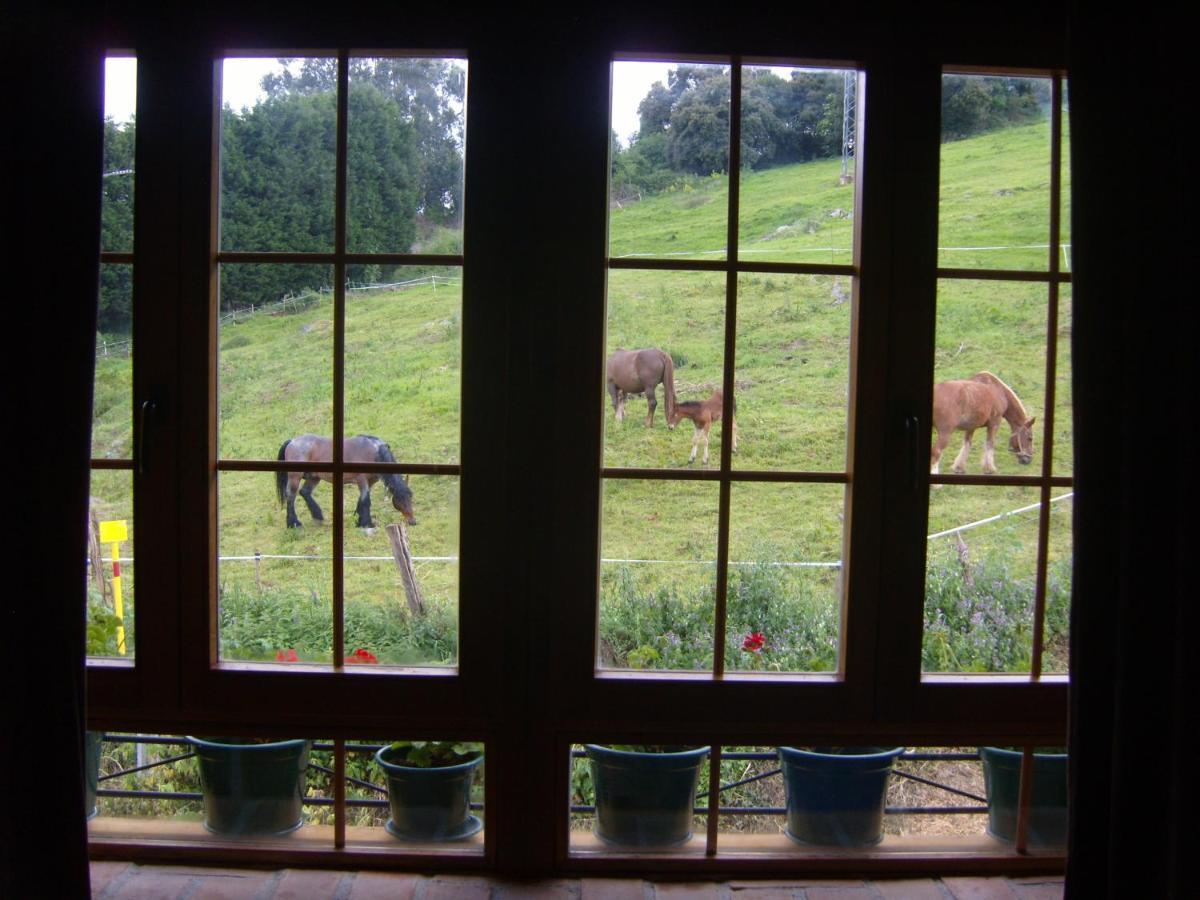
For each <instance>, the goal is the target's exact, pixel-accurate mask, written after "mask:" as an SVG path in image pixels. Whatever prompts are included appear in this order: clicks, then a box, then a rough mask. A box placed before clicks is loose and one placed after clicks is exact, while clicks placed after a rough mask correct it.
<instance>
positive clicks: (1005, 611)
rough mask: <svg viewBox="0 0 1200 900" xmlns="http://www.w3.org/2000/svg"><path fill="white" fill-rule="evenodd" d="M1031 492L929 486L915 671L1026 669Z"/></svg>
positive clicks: (1034, 521)
mask: <svg viewBox="0 0 1200 900" xmlns="http://www.w3.org/2000/svg"><path fill="white" fill-rule="evenodd" d="M1039 496H1040V492H1039V491H1038V490H1037V489H1036V488H1013V487H1004V488H994V487H967V486H958V485H941V486H938V487H937V488H935V489H934V490H931V491H930V499H929V530H930V534H929V550H928V554H927V559H926V576H925V641H924V649H923V654H922V670H923V671H925V672H1028V671H1029V665H1030V654H1031V653H1032V652H1033V610H1034V593H1035V589H1036V585H1035V578H1034V572H1035V570H1036V567H1037V544H1038V536H1037V533H1038V507H1039Z"/></svg>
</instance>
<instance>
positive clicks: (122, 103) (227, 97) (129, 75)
mask: <svg viewBox="0 0 1200 900" xmlns="http://www.w3.org/2000/svg"><path fill="white" fill-rule="evenodd" d="M675 65H676V63H660V62H617V63H614V64H613V87H612V91H613V119H612V127H613V129H614V130H615V131H616V132H617V137H618V138H619V139H620V141H621V143H622V144H624V145H627V144H628V143H629V136H630V135H631V134H633V132H635V131H637V130H638V115H637V108H638V104H639V103H641V101H642V98H643V97H645V96H646V93H647V91H649V90H650V86H651V85H652V84H654V82H656V81H661V82H663V83H664V84H666V81H667V72H668V70H670V69H671V68H673V67H674V66H675ZM279 69H280V66H279V64H278V63H277V62H276V61H275V59H274V58H269V59H227V60H225V71H224V75H223V78H222V82H223V84H224V96H223V98H222V99H223V101H224V102H225V103H228V104H229V105H230V106H232V107H233V108H234V109H236V110H241V109H243V108H245V107H249V106H254V104H255V103H257V102H258V101H259V100H261V99H262V98H263V93H262V91H261V90H260V89H259V82H260V81H261V80H262V77H263V75H265V74H267V73H268V72H277V71H279ZM776 71H778V72H779V73H780V74H781V75H783V77H785V78H786V77H787V75H786V70H784V69H777V70H776ZM136 89H137V78H136V63H135V61H134V60H133V59H131V58H110V59H109V60H108V61H107V66H106V70H105V85H104V114H105V115H106V116H111V117H112V118H113V119H114V120H116V121H117V122H127V121H129V118H130V116H132V115H133V109H134V99H135V95H136Z"/></svg>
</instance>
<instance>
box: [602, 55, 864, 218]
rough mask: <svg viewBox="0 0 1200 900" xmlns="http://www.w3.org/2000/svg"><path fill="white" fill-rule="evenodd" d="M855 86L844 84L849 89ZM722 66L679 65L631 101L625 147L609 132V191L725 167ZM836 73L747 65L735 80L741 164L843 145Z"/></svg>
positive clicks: (764, 163) (649, 186) (784, 159)
mask: <svg viewBox="0 0 1200 900" xmlns="http://www.w3.org/2000/svg"><path fill="white" fill-rule="evenodd" d="M853 90H854V86H853V85H851V91H852V92H853ZM729 94H730V80H729V69H728V68H727V67H724V66H713V65H680V66H677V67H676V68H674V69H672V70H671V71H670V72H669V73H668V74H667V83H666V84H665V85H664V84H663V83H662V82H661V81H659V82H655V83H654V85H653V86H652V87H651V88H650V91H649V92H648V93H647V94H646V96H645V98H644V99H643V100H642V102H641V103H640V104H638V120H639V128H638V131H637V133H636V134H635V135H634V136H633V137H632V139H631V140H630V144H629V147H628V148H624V149H623V148H621V147H620V145H619V144H618V142H617V140H616V135H615V134H614V135H613V154H612V180H613V184H612V189H613V194H614V196H616V197H618V198H621V197H632V196H636V195H638V194H642V193H653V192H655V191H660V190H663V189H664V188H666V187H669V186H670V185H672V184H674V183H676V182H678V181H679V180H680V178H681V177H686V176H688V175H700V176H703V175H709V174H711V173H713V172H725V171H727V170H728V167H729ZM843 97H844V79H843V76H842V74H841V73H840V72H820V71H800V70H796V71H793V72H792V73H791V75H790V77H789V78H786V79H785V78H782V77H780V76H779V75H777V74H776V73H775V72H774V71H772V70H771V69H762V68H746V69H744V70H743V79H742V146H741V155H742V166H743V168H747V169H765V168H769V167H771V166H780V165H786V164H788V163H796V162H806V161H808V160H812V159H820V158H823V157H829V156H836V155H838V154H839V153H840V152H841V148H842V105H843Z"/></svg>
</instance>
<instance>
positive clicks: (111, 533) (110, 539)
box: [100, 519, 129, 656]
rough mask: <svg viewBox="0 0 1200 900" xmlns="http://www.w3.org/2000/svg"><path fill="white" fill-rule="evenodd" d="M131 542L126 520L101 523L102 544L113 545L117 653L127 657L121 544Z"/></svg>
mask: <svg viewBox="0 0 1200 900" xmlns="http://www.w3.org/2000/svg"><path fill="white" fill-rule="evenodd" d="M127 540H129V531H128V529H127V528H126V527H125V520H124V519H111V520H109V521H108V522H101V523H100V543H102V544H112V566H113V579H112V584H113V612H114V613H115V614H116V617H117V623H118V624H117V652H118V653H120V654H121V655H122V656H124V655H125V607H124V604H123V603H122V600H121V542H122V541H127Z"/></svg>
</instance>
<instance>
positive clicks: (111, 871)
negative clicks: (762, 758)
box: [92, 862, 1063, 900]
mask: <svg viewBox="0 0 1200 900" xmlns="http://www.w3.org/2000/svg"><path fill="white" fill-rule="evenodd" d="M1062 895H1063V880H1062V878H1061V877H1055V876H1033V877H1020V878H965V877H953V878H949V877H948V878H909V879H898V880H888V879H879V880H871V881H862V880H854V879H846V880H830V879H807V880H803V879H801V880H796V881H794V882H793V881H723V882H707V883H703V882H692V883H688V884H678V883H676V884H672V883H670V882H666V881H639V880H636V879H611V878H584V879H560V880H554V881H536V882H511V881H503V880H500V879H492V878H481V877H475V876H458V875H430V876H421V875H406V874H399V873H382V872H338V871H330V870H321V869H279V870H276V871H271V870H259V869H231V868H202V867H199V866H168V865H163V866H142V865H136V864H134V863H124V862H93V863H92V896H93V897H95V898H101V900H109V898H114V900H116V898H119V900H134V898H149V900H171V898H179V900H184V898H186V900H210V898H211V900H217V898H220V900H239V898H246V900H322V898H330V900H374V898H380V900H383V898H387V900H526V898H528V900H543V898H544V900H666V898H674V897H681V898H689V900H694V898H712V900H860V898H861V900H1057V898H1060V897H1062Z"/></svg>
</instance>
